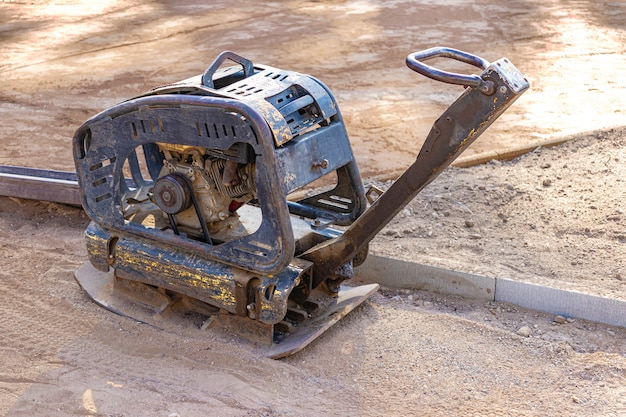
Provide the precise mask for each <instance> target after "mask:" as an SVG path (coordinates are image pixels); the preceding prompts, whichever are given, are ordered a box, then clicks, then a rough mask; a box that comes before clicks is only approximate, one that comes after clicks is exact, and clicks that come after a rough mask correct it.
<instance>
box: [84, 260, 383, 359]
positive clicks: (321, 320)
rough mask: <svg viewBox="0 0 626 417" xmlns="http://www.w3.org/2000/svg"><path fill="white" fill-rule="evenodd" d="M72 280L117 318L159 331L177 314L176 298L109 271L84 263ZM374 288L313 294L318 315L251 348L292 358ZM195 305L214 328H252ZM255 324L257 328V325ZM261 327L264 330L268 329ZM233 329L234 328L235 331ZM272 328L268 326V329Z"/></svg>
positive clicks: (237, 329) (278, 356)
mask: <svg viewBox="0 0 626 417" xmlns="http://www.w3.org/2000/svg"><path fill="white" fill-rule="evenodd" d="M74 276H75V278H76V281H77V282H78V284H79V285H80V286H81V287H82V288H83V290H85V292H86V293H87V295H88V296H89V297H90V298H91V299H92V300H93V301H95V302H96V303H97V304H98V305H100V306H102V307H104V308H106V309H107V310H110V311H112V312H114V313H116V314H119V315H121V316H125V317H129V318H131V319H133V320H136V321H139V322H141V323H145V324H148V325H151V326H155V327H157V328H161V329H163V328H165V327H168V326H167V324H166V323H167V321H168V315H169V314H170V313H171V312H172V311H173V310H177V309H176V308H175V306H176V305H178V304H180V302H179V301H181V299H180V298H177V296H172V295H171V293H169V294H166V293H165V292H163V291H160V290H158V289H155V288H153V287H149V286H145V285H143V284H141V283H133V282H131V283H128V282H127V283H125V284H123V285H120V282H119V280H118V279H117V278H116V276H115V272H114V270H113V269H111V270H110V271H109V272H102V271H100V270H97V269H96V268H94V267H93V265H91V263H90V262H86V263H85V264H83V265H82V266H81V267H80V268H78V269H77V270H76V272H75V273H74ZM116 280H117V282H116ZM124 281H125V280H124ZM378 287H379V286H378V284H368V285H362V286H358V287H347V286H342V287H341V288H340V290H339V294H338V296H337V297H333V298H330V297H325V296H323V295H322V294H321V293H320V294H315V293H314V294H313V295H312V296H311V297H310V299H315V302H316V303H317V304H319V306H320V309H319V311H318V312H316V313H315V314H313V315H311V317H310V318H307V319H305V320H304V321H302V322H301V323H298V324H297V325H296V326H294V327H293V329H292V330H291V331H289V333H288V334H287V336H286V337H284V338H281V340H280V342H279V343H272V344H271V345H267V344H258V343H257V344H255V345H254V346H256V348H257V349H259V350H261V351H262V353H263V355H264V356H266V357H269V358H273V359H279V358H283V357H286V356H289V355H292V354H294V353H296V352H298V351H300V350H302V349H303V348H304V347H305V346H307V345H308V344H310V343H311V342H312V341H314V340H315V339H316V338H318V337H319V336H320V335H321V334H322V333H324V331H326V330H327V329H328V328H330V327H331V326H332V325H333V324H335V323H337V322H338V321H339V320H341V319H342V318H343V317H345V316H346V314H348V313H349V312H350V311H352V310H354V309H355V308H356V307H357V306H358V305H359V304H361V303H362V302H363V301H365V300H366V299H367V298H368V297H369V296H370V295H372V294H373V293H374V292H376V291H377V290H378ZM190 301H191V302H190ZM197 303H198V302H195V301H194V300H188V301H187V302H185V305H186V306H187V307H189V308H190V309H191V310H193V311H196V312H199V313H201V314H203V315H206V316H209V319H208V320H207V321H206V323H211V326H213V324H216V325H218V326H219V327H223V328H226V329H229V330H232V331H235V332H237V333H238V334H240V335H243V336H246V335H245V332H242V331H241V326H238V325H237V321H239V322H241V321H245V322H247V323H248V324H250V325H252V326H254V325H255V324H256V322H255V321H254V320H250V319H246V318H240V317H235V316H232V315H227V316H224V315H223V314H221V313H220V312H219V310H218V309H217V308H215V309H214V310H212V307H211V306H208V305H206V304H204V303H200V304H202V305H204V307H203V308H201V309H198V306H197ZM200 310H202V311H200ZM234 319H236V320H234ZM258 324H259V325H261V323H258ZM263 326H264V328H268V326H269V325H263ZM203 327H205V326H203ZM235 327H237V328H236V329H235ZM272 327H273V326H269V328H272ZM253 339H254V338H253Z"/></svg>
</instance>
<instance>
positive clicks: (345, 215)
mask: <svg viewBox="0 0 626 417" xmlns="http://www.w3.org/2000/svg"><path fill="white" fill-rule="evenodd" d="M435 57H444V58H451V59H453V60H457V61H462V62H464V63H467V64H470V65H472V66H474V67H478V68H479V69H480V70H481V72H480V74H479V75H464V74H455V73H450V72H446V71H442V70H439V69H436V68H434V67H432V66H429V65H426V64H425V63H424V61H426V60H428V59H430V58H435ZM226 63H230V66H228V65H224V64H226ZM407 65H408V66H409V67H410V68H411V69H413V70H415V71H417V72H419V73H421V74H423V75H425V76H427V77H430V78H433V79H435V80H439V81H443V82H447V83H452V84H459V85H462V86H464V90H463V92H462V94H461V95H460V96H459V97H458V99H457V100H456V101H454V103H453V104H452V105H451V106H450V107H449V108H448V109H447V110H446V111H445V112H444V113H443V114H442V116H441V117H440V118H439V119H438V120H437V121H436V122H435V123H434V126H433V128H432V130H431V131H430V133H429V135H428V137H427V138H426V141H425V143H424V145H423V147H422V149H421V151H420V152H419V155H418V156H417V159H416V161H415V162H414V163H413V165H411V166H410V167H409V168H408V169H407V171H406V172H405V173H404V174H403V175H402V176H401V177H400V178H399V179H398V180H396V181H395V182H394V183H393V185H392V186H391V187H390V188H389V189H388V190H387V191H386V192H385V193H383V194H382V195H380V196H379V198H377V199H375V200H374V199H373V198H372V199H368V195H367V193H366V192H365V190H364V187H363V183H362V180H361V177H360V175H359V170H358V168H357V165H356V163H355V159H354V156H353V153H352V149H351V147H350V142H349V140H348V136H347V134H346V129H345V126H344V123H343V120H342V117H341V114H340V112H339V108H338V106H337V102H336V101H335V99H334V97H333V95H332V93H331V92H330V91H329V89H328V88H327V87H326V86H325V85H324V84H322V83H321V82H320V81H318V80H317V79H315V78H313V77H311V76H308V75H303V74H299V73H296V72H292V71H285V70H282V69H278V68H273V67H270V66H266V65H256V64H253V63H252V62H251V61H250V60H248V59H246V58H243V57H241V56H239V55H237V54H235V53H232V52H223V53H222V54H220V55H219V56H218V57H217V59H216V60H215V61H214V62H213V63H212V64H211V65H210V67H209V68H208V69H207V70H206V72H204V74H202V75H200V76H197V77H194V78H190V79H187V80H184V81H181V82H178V83H174V84H171V85H167V86H164V87H159V88H156V89H154V90H151V91H149V92H148V93H146V94H144V95H141V96H139V97H136V98H133V99H131V100H128V101H125V102H123V103H121V104H118V105H116V106H113V107H111V108H109V109H107V110H105V111H103V112H102V113H100V114H98V115H96V116H94V117H92V118H91V119H89V120H87V121H86V122H85V123H84V124H83V125H82V126H81V127H80V128H79V129H78V130H77V132H76V134H75V136H74V140H73V152H74V158H75V164H76V171H77V180H78V184H79V186H80V193H81V198H82V205H83V207H84V209H85V210H86V212H87V214H88V215H89V216H90V218H91V219H92V222H91V224H90V225H89V227H88V229H87V231H86V232H85V233H86V242H87V251H88V254H89V261H88V262H86V263H85V264H84V265H83V266H82V267H80V268H79V269H78V270H77V271H76V274H75V276H76V279H77V281H78V283H79V284H80V285H81V286H82V288H83V289H84V290H85V291H86V292H87V293H88V294H89V296H90V297H91V298H93V300H94V301H96V302H97V303H98V304H100V305H102V306H104V307H106V308H108V309H110V310H112V311H114V312H116V313H119V314H122V315H126V316H129V317H132V318H134V319H136V320H139V321H142V322H147V323H152V324H155V323H156V325H158V322H159V317H163V315H164V313H165V312H166V311H176V312H193V313H197V314H201V315H203V316H206V321H204V325H203V326H206V327H209V326H213V325H215V326H222V327H225V328H227V329H228V331H230V332H234V333H236V334H238V335H242V336H244V337H245V338H247V339H249V340H251V341H253V342H255V344H256V346H258V347H260V348H261V349H263V350H264V354H266V355H267V356H269V357H272V358H280V357H283V356H287V355H289V354H292V353H294V352H297V351H299V350H300V349H302V348H303V347H304V346H306V345H307V344H308V343H310V342H311V341H312V340H313V339H315V338H316V337H317V336H319V335H320V334H321V333H322V332H323V331H324V330H326V329H327V328H328V327H330V326H331V325H332V324H333V323H335V322H337V321H338V320H340V319H341V318H342V317H343V316H345V315H346V314H347V313H348V312H349V311H351V310H352V309H354V308H355V307H356V306H357V305H359V304H360V303H361V302H363V301H364V300H365V299H366V298H367V297H368V296H369V295H371V294H372V293H373V292H375V291H376V290H377V288H378V285H377V284H369V285H362V286H356V287H349V286H345V285H342V283H343V282H344V281H345V280H347V279H350V278H351V277H353V275H354V272H353V268H354V267H355V266H358V265H359V264H361V263H362V262H363V261H364V260H365V258H366V256H367V247H368V242H369V241H370V240H371V239H372V238H373V237H374V236H375V235H376V233H377V232H379V231H380V230H381V229H382V228H383V227H384V226H385V225H386V224H387V223H388V222H389V221H390V220H391V219H392V218H393V217H394V216H395V215H396V214H397V213H398V212H399V211H400V210H402V208H403V207H404V206H405V205H406V204H407V203H408V202H409V201H411V200H412V199H413V198H414V197H415V195H416V194H417V193H418V192H420V191H421V190H422V189H423V188H424V187H425V186H426V185H427V184H428V183H429V182H430V181H432V180H433V179H434V178H435V177H436V176H437V175H438V174H439V173H440V172H441V171H442V170H443V169H444V168H445V167H446V166H448V165H449V164H450V163H451V162H452V161H453V160H454V159H455V158H456V157H457V156H458V155H459V154H460V153H461V152H463V150H465V149H466V148H467V147H468V146H469V145H470V144H471V143H472V142H473V141H474V140H475V139H476V138H477V137H478V136H479V135H480V134H481V133H482V132H483V131H484V130H485V129H486V128H487V127H488V126H489V125H490V124H491V123H492V122H493V121H494V120H495V119H496V118H497V117H498V116H499V115H500V114H502V113H503V112H504V111H505V110H506V109H507V108H508V107H509V106H510V105H511V104H512V103H513V102H514V101H515V99H517V98H518V97H519V96H520V95H521V94H522V93H523V92H524V91H525V90H526V89H527V88H528V82H527V80H526V79H525V78H524V77H523V75H522V74H521V73H520V72H519V71H518V70H517V69H516V68H515V67H514V66H513V65H512V64H511V63H510V62H509V61H508V60H507V59H500V60H498V61H496V62H494V63H489V62H487V61H486V60H484V59H482V58H479V57H477V56H474V55H471V54H468V53H465V52H461V51H458V50H454V49H450V48H431V49H428V50H425V51H421V52H417V53H413V54H411V55H409V56H408V57H407ZM321 178H325V179H323V180H320V179H321ZM317 180H320V181H322V182H323V183H324V184H331V185H330V186H328V185H327V186H326V187H325V188H323V190H324V191H317V193H309V194H306V193H305V192H303V191H302V190H303V189H307V188H306V187H309V189H311V184H312V183H314V182H315V181H317ZM315 184H319V182H316V183H315ZM311 194H312V195H311ZM297 195H301V197H300V198H297ZM368 200H372V201H369V203H371V204H369V207H367V206H368Z"/></svg>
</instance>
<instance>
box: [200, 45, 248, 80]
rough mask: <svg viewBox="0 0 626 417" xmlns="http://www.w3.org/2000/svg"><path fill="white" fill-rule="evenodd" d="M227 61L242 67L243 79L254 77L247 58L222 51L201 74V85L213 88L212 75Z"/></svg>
mask: <svg viewBox="0 0 626 417" xmlns="http://www.w3.org/2000/svg"><path fill="white" fill-rule="evenodd" d="M227 59H230V60H231V61H233V62H235V63H237V64H239V65H241V66H242V67H243V74H244V77H245V78H248V77H249V76H251V75H254V64H253V63H252V61H250V60H249V59H247V58H244V57H242V56H240V55H237V54H236V53H234V52H231V51H224V52H222V53H221V54H219V55H218V56H217V58H215V61H213V63H212V64H211V65H210V66H209V68H207V69H206V71H204V74H202V84H203V85H204V86H206V87H209V88H214V84H213V75H214V74H215V72H216V71H217V70H218V69H219V67H220V66H221V65H222V64H223V63H224V62H226V60H227Z"/></svg>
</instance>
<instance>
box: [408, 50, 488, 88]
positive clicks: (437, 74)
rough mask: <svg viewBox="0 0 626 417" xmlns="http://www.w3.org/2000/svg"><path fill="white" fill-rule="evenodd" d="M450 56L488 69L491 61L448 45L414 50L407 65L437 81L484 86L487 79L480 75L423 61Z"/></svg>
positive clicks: (482, 68)
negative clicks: (450, 69) (445, 68)
mask: <svg viewBox="0 0 626 417" xmlns="http://www.w3.org/2000/svg"><path fill="white" fill-rule="evenodd" d="M438 57H440V58H450V59H453V60H455V61H460V62H465V63H466V64H470V65H472V66H474V67H477V68H480V69H481V70H483V71H484V70H486V69H487V67H489V65H490V63H489V61H487V60H485V59H483V58H481V57H479V56H476V55H472V54H470V53H467V52H463V51H459V50H458V49H452V48H446V47H440V46H439V47H434V48H430V49H425V50H423V51H419V52H414V53H412V54H409V56H407V57H406V65H407V66H408V67H409V68H411V69H412V70H413V71H415V72H418V73H420V74H422V75H424V76H426V77H428V78H432V79H433V80H436V81H441V82H444V83H448V84H458V85H465V86H469V87H484V86H485V81H484V80H483V79H482V78H481V77H480V75H466V74H457V73H454V72H448V71H443V70H440V69H437V68H435V67H432V66H430V65H426V64H425V63H424V62H423V61H426V60H428V59H431V58H438Z"/></svg>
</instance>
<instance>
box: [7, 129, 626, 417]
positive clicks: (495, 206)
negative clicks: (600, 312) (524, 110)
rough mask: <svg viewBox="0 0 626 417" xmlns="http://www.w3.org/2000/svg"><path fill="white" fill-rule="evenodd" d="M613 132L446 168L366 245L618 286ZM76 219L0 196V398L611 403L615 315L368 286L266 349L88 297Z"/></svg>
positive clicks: (620, 359) (619, 167) (622, 335)
mask: <svg viewBox="0 0 626 417" xmlns="http://www.w3.org/2000/svg"><path fill="white" fill-rule="evenodd" d="M625 150H626V141H625V139H624V136H623V132H622V131H613V132H607V133H603V134H598V135H594V136H591V137H588V138H583V139H579V140H576V141H573V142H569V143H568V144H566V145H563V146H560V147H558V148H552V149H544V150H538V151H537V152H535V153H533V154H531V155H528V156H526V157H523V158H521V159H520V160H518V161H514V162H510V163H506V164H502V163H498V164H490V165H487V166H478V167H474V168H467V169H452V170H450V171H448V172H447V173H446V174H444V175H443V176H442V177H440V178H439V179H438V180H437V181H435V182H434V183H432V184H431V185H430V186H429V187H428V188H427V189H426V190H425V191H424V193H423V194H422V195H420V196H419V197H418V198H417V199H416V200H415V202H413V203H412V204H411V205H410V206H409V207H408V208H407V209H406V211H405V212H404V214H403V215H401V216H402V217H401V218H399V219H398V220H397V221H394V222H393V223H392V224H391V225H390V226H389V227H388V228H387V229H386V230H385V231H384V232H383V233H382V234H381V235H380V236H379V237H378V238H377V239H376V241H375V242H374V244H373V249H374V250H376V251H378V252H382V253H391V254H393V255H394V256H400V257H404V258H409V259H411V260H416V261H419V262H424V263H429V264H433V265H439V266H443V267H447V268H456V269H462V270H470V271H472V272H476V273H481V274H487V275H490V274H491V275H497V276H507V277H509V278H518V279H525V280H529V281H538V282H542V283H548V284H550V285H553V286H562V287H564V288H575V289H582V290H588V291H589V292H594V293H598V294H603V295H609V296H616V297H620V298H622V299H623V298H624V293H625V287H626V282H625V281H624V280H623V278H622V274H623V270H622V268H623V256H622V255H623V251H624V249H623V240H624V237H623V235H622V233H623V222H624V213H623V211H621V207H623V205H622V204H623V203H622V201H621V200H622V199H621V198H620V189H619V185H620V178H621V177H623V176H622V175H621V174H623V172H622V171H623V163H620V161H621V159H623V155H624V151H625ZM572 171H576V173H577V174H576V175H575V174H574V172H572ZM578 173H579V174H578ZM598 177H602V179H603V180H606V181H599V180H598ZM514 179H515V181H513V180H514ZM548 180H550V182H548ZM592 186H593V187H592ZM591 187H592V188H591ZM591 190H593V191H591ZM87 222H88V219H87V218H86V216H85V215H84V213H83V212H82V211H81V210H79V209H76V208H72V207H67V206H62V205H57V204H53V203H42V202H33V201H25V200H17V199H9V198H0V230H1V232H0V244H1V245H2V246H1V247H2V253H3V255H4V265H3V270H2V272H1V276H2V280H1V282H2V287H3V291H1V292H0V297H1V298H0V312H1V314H2V317H3V318H4V320H2V321H1V322H0V332H1V333H2V335H3V336H2V339H0V355H1V357H2V368H1V370H0V406H1V407H2V408H0V410H2V412H3V413H7V415H10V416H32V415H45V416H67V415H104V416H131V415H151V416H159V415H161V416H175V415H179V416H200V415H206V413H210V414H211V415H220V416H245V415H249V416H283V415H284V416H287V415H302V416H317V415H364V416H378V415H381V413H384V414H385V415H391V416H404V415H414V414H415V415H417V414H425V415H441V416H444V415H446V416H447V415H607V416H610V415H614V416H618V415H622V414H624V413H625V412H626V342H625V340H626V329H624V328H615V327H610V326H606V325H600V324H597V323H592V322H587V321H585V320H580V319H576V318H571V319H570V320H569V321H566V322H564V323H563V324H557V323H555V322H554V320H555V317H553V316H549V315H545V314H542V313H538V312H535V311H529V310H525V309H522V308H519V307H517V306H514V305H508V304H503V303H493V302H490V303H482V302H474V301H471V300H464V299H460V298H455V297H449V296H443V295H437V294H429V293H422V292H415V291H396V290H389V289H384V288H383V289H382V290H381V291H380V292H379V293H377V294H375V295H374V296H373V297H372V298H371V299H370V300H369V301H368V302H367V303H366V304H365V305H363V306H361V307H360V308H358V309H357V310H356V311H354V312H352V313H351V314H350V315H349V316H348V317H346V318H345V319H343V320H342V321H341V322H340V323H339V324H337V325H336V326H335V327H334V328H332V329H331V330H330V331H328V332H327V333H326V334H324V335H323V336H322V337H321V338H320V339H318V340H317V341H315V342H314V343H313V344H312V345H310V346H309V347H307V348H306V349H304V350H303V351H302V352H300V353H298V354H296V355H294V356H291V357H288V358H286V359H284V360H280V361H275V360H270V359H265V358H263V357H261V356H260V354H259V353H258V352H256V351H255V350H254V347H253V346H252V345H250V344H247V343H245V342H244V341H242V340H241V339H239V338H237V337H235V336H232V335H229V334H227V333H223V332H220V331H217V330H215V329H213V330H211V331H203V330H200V328H199V324H200V323H201V322H198V321H194V320H186V321H185V320H183V318H179V317H173V318H172V319H171V322H166V325H165V329H163V330H160V329H156V328H153V327H150V326H147V325H142V324H138V323H136V322H134V321H132V320H130V319H126V318H122V317H119V316H116V315H114V314H112V313H109V312H108V311H106V310H103V309H101V308H99V307H98V306H96V305H95V304H94V303H92V302H90V301H89V300H88V298H87V297H86V296H85V294H84V293H83V292H82V291H81V290H80V288H79V287H78V285H77V284H76V283H75V282H74V280H73V278H72V272H73V270H74V269H75V268H77V267H78V266H79V265H80V264H81V263H82V262H83V261H84V260H85V257H86V254H85V249H84V246H83V239H82V232H83V230H84V228H85V227H86V225H87ZM523 332H526V333H523Z"/></svg>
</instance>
